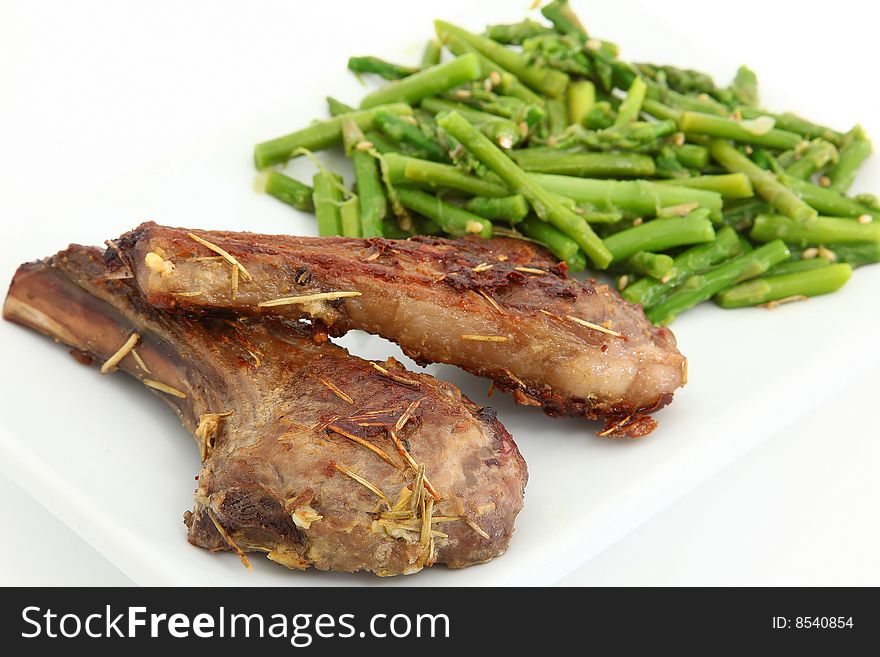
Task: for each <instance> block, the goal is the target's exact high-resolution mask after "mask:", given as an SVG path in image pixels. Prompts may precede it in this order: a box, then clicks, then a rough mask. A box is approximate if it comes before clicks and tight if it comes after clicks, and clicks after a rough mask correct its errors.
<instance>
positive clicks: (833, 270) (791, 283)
mask: <svg viewBox="0 0 880 657" xmlns="http://www.w3.org/2000/svg"><path fill="white" fill-rule="evenodd" d="M851 275H852V267H850V266H849V265H846V264H837V265H829V266H827V267H820V268H818V269H812V270H809V271H800V272H793V273H789V274H781V275H777V276H762V277H761V278H756V279H754V280H751V281H746V282H745V283H740V284H739V285H734V286H733V287H730V288H727V289H726V290H723V291H721V292H719V293H718V294H717V295H716V296H715V302H716V303H717V304H718V305H719V306H721V307H722V308H744V307H746V306H757V305H760V304H763V303H768V302H770V301H777V300H780V299H790V298H792V297H815V296H819V295H820V294H829V293H831V292H836V291H837V290H839V289H840V288H841V287H843V285H844V283H846V282H847V281H848V280H849V277H850V276H851Z"/></svg>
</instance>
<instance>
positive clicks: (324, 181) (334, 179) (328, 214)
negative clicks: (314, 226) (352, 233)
mask: <svg viewBox="0 0 880 657" xmlns="http://www.w3.org/2000/svg"><path fill="white" fill-rule="evenodd" d="M312 187H313V189H314V192H313V193H312V202H313V203H314V206H315V217H316V219H317V221H318V235H320V236H321V237H330V236H332V235H341V234H342V218H341V216H340V213H339V206H340V205H341V204H342V196H343V193H342V183H341V180H340V177H339V176H337V175H336V174H334V173H331V172H329V171H326V170H324V169H321V170H319V171H318V172H317V173H316V174H315V176H314V178H313V179H312Z"/></svg>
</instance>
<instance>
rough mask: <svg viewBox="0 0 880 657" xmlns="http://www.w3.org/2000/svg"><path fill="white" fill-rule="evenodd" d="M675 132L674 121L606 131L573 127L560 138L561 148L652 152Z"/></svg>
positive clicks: (638, 123) (635, 125)
mask: <svg viewBox="0 0 880 657" xmlns="http://www.w3.org/2000/svg"><path fill="white" fill-rule="evenodd" d="M673 132H675V123H673V122H672V121H651V122H650V123H648V122H635V123H627V124H623V125H615V126H612V127H610V128H606V129H604V130H587V129H585V128H584V127H583V126H581V125H573V126H571V127H570V128H569V129H568V130H566V131H565V133H564V134H563V135H561V136H560V137H557V138H556V140H555V141H556V146H558V147H559V148H575V147H584V148H587V149H589V150H594V151H617V150H626V151H648V152H653V151H654V150H655V149H656V148H657V140H658V139H659V138H661V137H665V136H667V135H671V134H672V133H673Z"/></svg>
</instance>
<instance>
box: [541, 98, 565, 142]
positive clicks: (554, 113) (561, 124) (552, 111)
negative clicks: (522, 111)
mask: <svg viewBox="0 0 880 657" xmlns="http://www.w3.org/2000/svg"><path fill="white" fill-rule="evenodd" d="M545 108H546V110H547V130H548V131H549V133H550V134H551V135H559V134H562V132H563V131H564V130H565V129H566V128H567V127H568V126H569V123H570V122H569V120H568V107H566V103H565V99H564V98H549V99H547V102H546V105H545Z"/></svg>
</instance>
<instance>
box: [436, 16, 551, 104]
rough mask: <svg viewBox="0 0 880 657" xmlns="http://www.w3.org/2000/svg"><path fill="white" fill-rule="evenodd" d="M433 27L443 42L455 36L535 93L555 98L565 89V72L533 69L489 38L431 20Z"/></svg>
mask: <svg viewBox="0 0 880 657" xmlns="http://www.w3.org/2000/svg"><path fill="white" fill-rule="evenodd" d="M434 27H435V29H436V31H437V36H438V37H439V38H440V40H441V41H444V40H446V38H447V37H448V36H455V37H456V38H458V39H460V40H462V41H464V42H465V43H467V44H469V45H470V46H471V47H473V48H474V49H476V50H477V51H478V52H480V53H481V54H482V55H484V56H485V57H488V58H489V59H490V60H492V61H493V62H495V63H496V64H497V65H498V66H501V67H503V68H504V69H505V70H507V71H510V72H511V73H513V74H514V75H515V76H516V77H517V78H518V79H520V80H522V81H523V82H524V83H525V84H527V85H528V86H529V87H531V88H532V89H533V90H534V91H536V92H539V93H542V94H546V95H548V96H550V97H557V96H560V95H562V93H563V92H564V91H565V87H566V86H567V85H568V76H567V75H565V73H562V72H560V71H554V70H553V69H549V68H545V67H542V66H533V65H532V64H531V63H530V62H529V60H528V58H527V57H525V56H524V55H522V54H520V53H517V52H514V51H513V50H510V49H509V48H505V47H504V46H503V45H501V44H500V43H496V42H495V41H492V39H489V38H487V37H482V36H478V35H476V34H471V33H470V32H468V31H467V30H464V29H462V28H460V27H457V26H455V25H452V24H451V23H447V22H445V21H434ZM426 95H437V94H436V93H434V94H426Z"/></svg>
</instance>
